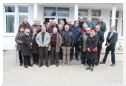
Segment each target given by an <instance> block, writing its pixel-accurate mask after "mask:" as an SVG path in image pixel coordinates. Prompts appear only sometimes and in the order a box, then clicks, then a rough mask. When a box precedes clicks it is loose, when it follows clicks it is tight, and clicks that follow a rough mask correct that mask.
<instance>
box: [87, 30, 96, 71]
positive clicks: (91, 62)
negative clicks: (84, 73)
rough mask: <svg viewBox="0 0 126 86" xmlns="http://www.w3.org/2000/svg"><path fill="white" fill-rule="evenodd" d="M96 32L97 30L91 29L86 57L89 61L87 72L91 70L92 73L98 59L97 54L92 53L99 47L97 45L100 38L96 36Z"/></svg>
mask: <svg viewBox="0 0 126 86" xmlns="http://www.w3.org/2000/svg"><path fill="white" fill-rule="evenodd" d="M95 32H96V30H95V29H91V31H90V36H89V37H88V38H87V41H86V47H87V51H86V56H85V57H86V58H87V59H88V67H87V68H86V70H89V69H90V70H91V71H93V68H94V61H95V59H97V52H92V51H91V50H93V49H94V48H95V47H97V44H98V37H97V35H96V34H95Z"/></svg>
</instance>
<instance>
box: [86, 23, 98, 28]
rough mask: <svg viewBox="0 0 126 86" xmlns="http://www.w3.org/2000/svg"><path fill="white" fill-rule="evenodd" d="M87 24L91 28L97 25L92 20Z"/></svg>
mask: <svg viewBox="0 0 126 86" xmlns="http://www.w3.org/2000/svg"><path fill="white" fill-rule="evenodd" d="M87 25H88V27H90V28H91V29H92V28H95V27H96V25H95V24H94V23H93V22H91V23H90V24H88V22H87Z"/></svg>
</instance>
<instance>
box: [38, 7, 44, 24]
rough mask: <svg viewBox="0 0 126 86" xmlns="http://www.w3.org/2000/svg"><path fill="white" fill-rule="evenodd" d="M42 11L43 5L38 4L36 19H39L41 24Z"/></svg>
mask: <svg viewBox="0 0 126 86" xmlns="http://www.w3.org/2000/svg"><path fill="white" fill-rule="evenodd" d="M43 12H44V10H43V6H42V5H39V6H38V20H39V21H41V24H43V22H44V21H43V16H44V15H43Z"/></svg>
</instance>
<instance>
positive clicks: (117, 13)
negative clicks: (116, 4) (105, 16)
mask: <svg viewBox="0 0 126 86" xmlns="http://www.w3.org/2000/svg"><path fill="white" fill-rule="evenodd" d="M110 17H112V11H111V12H110ZM116 18H119V11H116Z"/></svg>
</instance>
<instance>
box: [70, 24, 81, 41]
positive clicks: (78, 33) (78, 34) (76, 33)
mask: <svg viewBox="0 0 126 86" xmlns="http://www.w3.org/2000/svg"><path fill="white" fill-rule="evenodd" d="M70 31H72V32H73V34H74V43H79V41H78V39H81V36H82V29H81V28H80V27H79V26H78V27H77V28H76V29H75V26H74V25H72V26H71V27H70Z"/></svg>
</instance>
